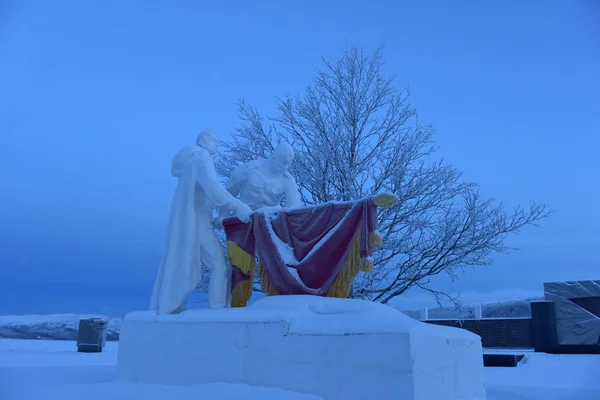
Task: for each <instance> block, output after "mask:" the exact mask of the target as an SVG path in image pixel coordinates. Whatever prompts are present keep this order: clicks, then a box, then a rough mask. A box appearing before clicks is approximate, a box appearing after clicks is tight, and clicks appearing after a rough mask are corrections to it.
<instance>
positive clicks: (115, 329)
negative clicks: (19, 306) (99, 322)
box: [0, 314, 121, 341]
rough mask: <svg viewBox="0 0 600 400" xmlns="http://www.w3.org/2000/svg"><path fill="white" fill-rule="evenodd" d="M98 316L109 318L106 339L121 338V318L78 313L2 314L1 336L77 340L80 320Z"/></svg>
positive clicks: (0, 319) (5, 337)
mask: <svg viewBox="0 0 600 400" xmlns="http://www.w3.org/2000/svg"><path fill="white" fill-rule="evenodd" d="M98 317H99V318H103V319H106V320H108V327H107V334H106V340H111V341H112V340H119V330H120V328H121V318H106V317H103V316H101V315H77V314H54V315H6V316H0V338H4V339H42V340H77V332H78V330H79V320H81V319H87V318H98Z"/></svg>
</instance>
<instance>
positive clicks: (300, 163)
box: [217, 47, 550, 303]
mask: <svg viewBox="0 0 600 400" xmlns="http://www.w3.org/2000/svg"><path fill="white" fill-rule="evenodd" d="M382 55H383V52H382V50H381V49H379V50H377V51H376V52H375V53H374V54H372V55H367V54H365V52H364V50H363V49H362V48H360V47H350V48H347V49H346V50H345V51H343V53H342V55H341V57H340V58H339V59H338V60H336V61H335V62H328V61H326V60H323V64H324V65H323V67H322V68H321V69H318V70H317V71H316V73H315V76H314V80H313V82H312V83H311V84H310V85H309V86H308V87H307V88H306V90H305V91H304V93H303V94H302V95H298V96H288V97H284V98H279V99H278V100H277V104H278V112H277V115H276V116H275V117H273V118H270V119H268V124H265V121H264V119H263V117H262V116H261V115H260V113H259V112H258V110H257V109H255V108H254V107H252V106H250V105H249V104H247V103H246V102H245V101H243V100H242V101H240V102H239V103H238V114H239V116H240V118H241V122H242V123H241V126H240V127H239V128H237V130H236V132H235V133H234V135H233V138H232V140H230V141H227V142H225V143H224V144H223V150H224V154H223V155H222V156H221V158H220V159H219V160H218V162H217V166H218V168H219V170H220V172H221V173H222V174H223V175H224V176H226V175H227V174H229V173H230V172H231V169H232V166H233V165H237V164H239V163H243V162H247V161H250V160H252V159H255V158H264V157H268V156H269V155H270V154H271V152H272V151H273V149H274V146H276V144H277V143H278V142H279V141H287V142H289V143H291V144H292V145H293V146H294V148H295V150H296V158H295V161H294V164H293V169H292V173H293V175H294V176H295V178H296V180H297V182H298V185H299V187H300V190H301V195H302V199H303V201H304V202H305V203H306V204H307V205H309V204H318V203H323V202H327V201H331V200H353V199H359V198H363V197H365V196H369V195H373V194H376V193H382V192H388V193H394V194H395V195H397V196H398V198H399V199H400V201H399V202H398V204H397V205H396V206H394V207H391V208H387V209H380V210H379V221H380V227H379V231H380V232H381V233H382V236H383V237H384V246H383V248H382V249H381V250H379V251H377V252H376V253H375V256H374V264H375V265H374V271H373V272H371V273H366V274H361V275H359V277H358V278H357V280H356V281H355V285H354V287H353V290H352V296H353V297H357V298H364V299H370V300H374V301H379V302H383V303H385V302H387V301H389V300H390V299H391V298H393V297H395V296H398V295H400V294H402V293H403V292H405V291H406V290H407V289H409V288H411V287H413V286H416V287H420V288H422V289H425V290H428V291H430V292H432V293H434V294H435V295H436V296H448V294H444V293H439V292H436V291H435V290H433V289H432V288H431V287H430V286H429V279H430V278H431V277H432V276H434V275H438V274H440V273H445V274H448V275H450V276H451V277H453V278H454V277H456V276H457V274H458V273H459V272H460V271H461V270H462V269H463V268H464V267H470V266H483V265H488V264H490V263H491V262H492V256H493V255H494V253H501V252H506V251H508V250H510V248H509V247H508V246H507V245H506V244H505V238H506V237H507V235H508V234H510V233H516V232H519V231H520V229H521V228H523V227H524V226H526V225H530V224H534V223H536V222H537V221H538V220H540V219H542V218H545V217H547V216H549V215H550V210H549V208H548V207H547V206H546V205H545V204H537V203H531V204H530V205H529V206H528V207H527V208H521V207H517V208H514V209H511V210H508V209H506V208H505V206H504V205H503V204H502V203H501V202H497V201H495V200H494V199H487V198H483V197H482V194H481V191H480V188H479V187H478V186H477V185H476V184H475V183H473V182H466V181H464V180H463V179H462V177H461V173H460V172H459V171H457V170H456V168H454V167H453V166H451V165H450V164H448V163H446V162H444V161H443V160H439V159H436V157H435V150H436V146H435V143H434V133H435V132H434V129H433V127H432V126H431V125H429V124H426V123H424V122H422V121H421V120H420V119H419V117H418V115H417V111H416V109H415V108H414V107H413V106H412V105H411V103H410V102H409V99H410V96H409V94H410V93H409V91H408V90H406V89H405V90H398V89H396V88H395V86H394V81H395V76H390V75H387V74H386V73H384V71H383V68H382V67H383V65H384V62H383V58H382Z"/></svg>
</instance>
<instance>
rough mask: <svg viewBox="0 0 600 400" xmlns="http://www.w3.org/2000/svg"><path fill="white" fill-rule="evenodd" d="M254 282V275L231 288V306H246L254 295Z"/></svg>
mask: <svg viewBox="0 0 600 400" xmlns="http://www.w3.org/2000/svg"><path fill="white" fill-rule="evenodd" d="M253 284H254V277H253V278H252V279H248V280H245V281H242V282H240V283H238V284H237V286H236V287H234V288H233V289H232V290H231V307H246V305H248V300H250V297H252V286H253Z"/></svg>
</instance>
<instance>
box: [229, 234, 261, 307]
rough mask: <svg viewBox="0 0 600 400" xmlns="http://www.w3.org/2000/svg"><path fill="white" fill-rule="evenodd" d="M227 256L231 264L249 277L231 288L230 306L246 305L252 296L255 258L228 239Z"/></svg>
mask: <svg viewBox="0 0 600 400" xmlns="http://www.w3.org/2000/svg"><path fill="white" fill-rule="evenodd" d="M227 256H228V257H229V260H230V261H231V264H232V265H233V266H236V267H237V268H239V269H240V270H241V271H242V272H243V273H245V274H246V275H250V279H247V280H245V281H242V282H240V283H238V284H237V286H236V287H234V288H231V289H232V290H231V307H246V305H247V304H248V300H250V297H252V287H253V286H254V270H255V267H256V260H255V259H254V257H253V256H252V255H250V254H248V253H246V252H245V251H244V250H243V249H242V248H241V247H239V246H238V245H237V244H235V243H234V242H232V241H230V240H228V241H227Z"/></svg>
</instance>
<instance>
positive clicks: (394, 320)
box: [117, 296, 485, 400]
mask: <svg viewBox="0 0 600 400" xmlns="http://www.w3.org/2000/svg"><path fill="white" fill-rule="evenodd" d="M482 353H483V351H482V347H481V339H480V337H479V336H477V335H475V334H472V333H470V332H468V331H465V330H462V329H458V328H451V327H445V326H436V325H431V324H426V323H422V322H419V321H416V320H413V319H412V318H410V317H407V316H406V315H404V314H403V313H401V312H400V311H397V310H395V309H393V308H391V307H389V306H386V305H382V304H378V303H373V302H368V301H362V300H350V299H336V298H324V297H314V296H274V297H266V298H264V299H261V300H259V301H257V302H255V303H254V304H252V305H251V306H249V307H247V308H229V309H222V310H208V309H207V310H190V311H185V312H183V313H181V314H178V315H157V314H156V313H153V312H135V313H131V314H128V315H127V316H126V317H125V319H124V320H123V323H122V326H121V335H120V343H119V353H118V360H117V376H118V379H122V380H126V381H130V382H145V383H162V384H201V383H210V382H225V383H243V384H248V385H253V386H264V387H275V388H280V389H284V390H288V391H294V392H303V393H311V394H315V395H318V396H322V397H324V398H325V399H328V400H336V399H346V400H347V399H377V398H381V399H406V400H409V399H414V400H417V399H418V400H425V399H436V400H446V399H448V400H450V399H452V400H458V399H460V400H467V399H468V400H474V399H478V400H479V399H485V388H484V385H483V358H482Z"/></svg>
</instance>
